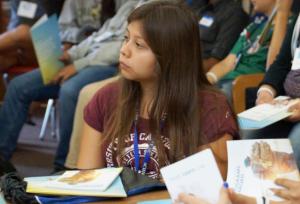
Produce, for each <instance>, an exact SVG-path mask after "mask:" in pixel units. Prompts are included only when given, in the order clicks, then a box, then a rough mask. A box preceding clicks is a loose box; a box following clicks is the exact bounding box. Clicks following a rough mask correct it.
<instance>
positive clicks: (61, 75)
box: [51, 64, 77, 84]
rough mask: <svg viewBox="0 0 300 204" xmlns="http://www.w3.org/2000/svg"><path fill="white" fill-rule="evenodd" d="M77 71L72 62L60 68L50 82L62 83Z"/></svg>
mask: <svg viewBox="0 0 300 204" xmlns="http://www.w3.org/2000/svg"><path fill="white" fill-rule="evenodd" d="M76 73H77V70H76V69H75V67H74V64H69V65H67V66H65V67H64V68H62V69H61V70H60V71H59V72H58V73H57V74H56V75H55V76H54V78H53V80H52V81H51V83H54V84H62V83H64V82H65V81H67V80H68V79H69V78H71V77H72V76H73V75H75V74H76Z"/></svg>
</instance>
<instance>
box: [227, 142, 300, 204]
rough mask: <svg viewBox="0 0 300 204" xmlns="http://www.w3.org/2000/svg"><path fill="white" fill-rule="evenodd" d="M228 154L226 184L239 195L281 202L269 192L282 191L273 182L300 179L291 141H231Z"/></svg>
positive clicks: (228, 145)
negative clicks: (276, 189)
mask: <svg viewBox="0 0 300 204" xmlns="http://www.w3.org/2000/svg"><path fill="white" fill-rule="evenodd" d="M227 151H228V174H227V182H228V184H229V186H230V187H231V188H233V189H234V191H235V192H237V193H241V194H244V195H247V196H251V197H262V196H264V197H266V198H268V199H270V200H273V201H279V200H281V199H280V198H279V197H277V196H274V195H273V193H272V191H271V190H270V188H280V187H279V186H277V185H276V184H275V183H274V180H275V179H277V178H288V179H292V180H297V181H298V180H299V172H298V168H297V164H296V161H295V158H294V155H293V149H292V146H291V144H290V141H289V139H259V140H238V141H228V142H227Z"/></svg>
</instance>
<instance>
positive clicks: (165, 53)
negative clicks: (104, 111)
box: [104, 0, 209, 165]
mask: <svg viewBox="0 0 300 204" xmlns="http://www.w3.org/2000/svg"><path fill="white" fill-rule="evenodd" d="M133 21H139V22H141V23H142V25H143V33H144V37H145V41H146V42H147V44H148V45H149V47H150V48H151V50H152V51H153V53H154V54H155V56H156V59H157V62H158V66H157V70H156V71H157V83H158V84H157V86H156V87H157V90H156V91H155V96H154V99H153V103H152V107H151V109H150V110H149V118H150V119H149V120H150V131H151V134H152V138H153V140H154V142H155V144H156V146H157V149H158V155H159V162H160V164H161V165H164V164H165V162H166V161H167V159H168V160H169V161H171V162H173V161H176V160H178V159H179V158H181V157H183V156H186V155H190V154H192V153H194V152H196V151H197V147H198V146H199V145H200V144H201V143H202V141H201V135H200V128H201V126H200V109H199V101H200V98H199V90H200V89H206V87H209V85H208V81H207V79H206V77H205V75H204V73H203V69H202V60H201V48H200V38H199V28H198V22H197V16H195V15H194V14H193V13H192V11H190V10H189V9H188V8H187V7H186V6H185V5H184V4H183V3H179V2H176V1H165V0H162V1H153V2H149V3H146V4H144V5H142V6H140V7H139V8H137V9H135V10H134V11H133V12H132V13H131V14H130V16H129V17H128V24H130V23H131V22H133ZM141 66H142V65H141ZM120 84H121V88H120V94H119V100H118V104H117V106H116V107H114V110H113V114H112V116H111V117H110V118H109V122H108V127H107V128H108V129H107V131H105V134H104V135H106V136H107V138H106V139H110V140H114V139H116V138H117V139H118V145H117V149H118V150H117V151H118V152H117V153H118V155H119V154H120V152H121V151H122V150H123V149H124V146H125V144H124V143H125V142H121V141H125V138H126V137H128V133H129V132H130V129H131V126H132V122H133V120H134V116H135V111H134V110H135V108H136V104H137V103H138V102H139V100H140V97H141V95H142V93H141V88H140V84H139V83H138V82H135V81H130V80H127V79H125V78H121V83H120ZM164 113H166V114H167V119H166V121H165V127H166V128H167V130H168V132H167V134H168V137H169V138H170V151H169V155H168V158H167V157H166V152H164V148H163V144H162V142H161V137H160V135H161V133H160V128H159V127H160V121H161V117H162V115H163V114H164Z"/></svg>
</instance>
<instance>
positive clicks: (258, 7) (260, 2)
mask: <svg viewBox="0 0 300 204" xmlns="http://www.w3.org/2000/svg"><path fill="white" fill-rule="evenodd" d="M251 2H252V4H253V9H254V10H255V11H256V12H260V13H264V14H268V12H270V10H271V11H272V9H273V6H274V5H275V0H251Z"/></svg>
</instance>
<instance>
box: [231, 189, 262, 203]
mask: <svg viewBox="0 0 300 204" xmlns="http://www.w3.org/2000/svg"><path fill="white" fill-rule="evenodd" d="M229 197H230V200H231V202H232V203H233V204H256V198H253V197H249V196H245V195H242V194H238V193H235V192H233V191H231V190H230V194H229Z"/></svg>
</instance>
